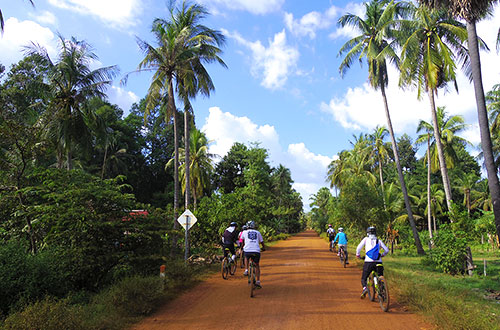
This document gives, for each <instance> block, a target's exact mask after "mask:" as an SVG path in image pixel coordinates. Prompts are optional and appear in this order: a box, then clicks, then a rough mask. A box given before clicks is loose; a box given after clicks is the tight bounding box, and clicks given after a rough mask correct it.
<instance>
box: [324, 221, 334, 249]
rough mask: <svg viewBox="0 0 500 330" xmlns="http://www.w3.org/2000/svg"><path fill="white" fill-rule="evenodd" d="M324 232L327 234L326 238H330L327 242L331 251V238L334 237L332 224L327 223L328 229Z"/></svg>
mask: <svg viewBox="0 0 500 330" xmlns="http://www.w3.org/2000/svg"><path fill="white" fill-rule="evenodd" d="M326 234H327V235H328V239H329V240H330V243H329V245H330V246H329V248H330V251H332V249H333V239H334V238H335V229H333V227H332V225H328V229H327V230H326Z"/></svg>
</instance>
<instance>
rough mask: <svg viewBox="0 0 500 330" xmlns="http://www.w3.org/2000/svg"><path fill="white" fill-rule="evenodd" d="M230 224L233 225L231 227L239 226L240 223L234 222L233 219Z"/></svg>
mask: <svg viewBox="0 0 500 330" xmlns="http://www.w3.org/2000/svg"><path fill="white" fill-rule="evenodd" d="M229 226H231V227H237V226H238V224H237V223H236V222H234V221H233V222H231V223H230V224H229Z"/></svg>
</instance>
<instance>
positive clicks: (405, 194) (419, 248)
mask: <svg viewBox="0 0 500 330" xmlns="http://www.w3.org/2000/svg"><path fill="white" fill-rule="evenodd" d="M379 79H380V91H381V92H382V99H383V100H384V108H385V116H386V118H387V127H388V129H389V134H390V135H391V141H392V151H393V152H394V159H395V161H396V167H397V169H398V176H399V182H400V184H401V191H402V192H403V198H404V201H405V206H406V211H407V212H408V221H409V222H410V227H411V230H412V232H413V238H414V239H415V246H416V247H417V253H418V254H425V252H424V249H423V247H422V242H421V241H420V237H419V236H418V232H417V227H416V225H415V220H414V219H413V212H412V211H411V205H410V198H409V197H408V191H407V190H406V184H405V179H404V176H403V170H402V169H401V163H400V162H399V152H398V145H397V143H396V138H395V136H394V130H393V129H392V121H391V115H390V113H389V105H388V104H387V96H386V95H385V86H384V83H383V81H382V76H380V78H379Z"/></svg>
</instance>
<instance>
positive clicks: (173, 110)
mask: <svg viewBox="0 0 500 330" xmlns="http://www.w3.org/2000/svg"><path fill="white" fill-rule="evenodd" d="M168 107H169V108H170V111H167V113H171V114H172V115H173V117H174V234H173V237H172V246H171V249H170V256H172V257H173V256H174V254H175V252H176V250H177V233H176V231H177V229H178V228H179V224H178V223H177V218H178V217H179V210H178V207H179V133H178V132H177V130H178V125H177V109H176V108H175V101H174V87H173V84H172V77H170V78H169V79H168Z"/></svg>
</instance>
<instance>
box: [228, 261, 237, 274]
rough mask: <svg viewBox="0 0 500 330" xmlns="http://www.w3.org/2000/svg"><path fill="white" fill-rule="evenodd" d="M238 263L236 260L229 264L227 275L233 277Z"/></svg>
mask: <svg viewBox="0 0 500 330" xmlns="http://www.w3.org/2000/svg"><path fill="white" fill-rule="evenodd" d="M237 263H238V260H234V261H233V262H231V263H230V264H229V274H231V275H234V273H236V264H237Z"/></svg>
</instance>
